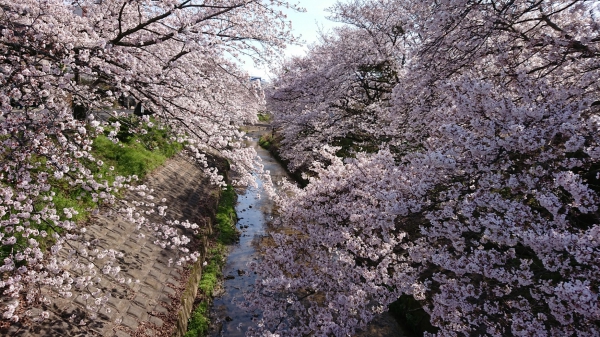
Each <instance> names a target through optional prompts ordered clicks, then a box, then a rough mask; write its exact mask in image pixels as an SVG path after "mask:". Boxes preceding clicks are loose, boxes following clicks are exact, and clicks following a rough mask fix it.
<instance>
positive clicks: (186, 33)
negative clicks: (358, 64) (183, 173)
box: [0, 0, 292, 322]
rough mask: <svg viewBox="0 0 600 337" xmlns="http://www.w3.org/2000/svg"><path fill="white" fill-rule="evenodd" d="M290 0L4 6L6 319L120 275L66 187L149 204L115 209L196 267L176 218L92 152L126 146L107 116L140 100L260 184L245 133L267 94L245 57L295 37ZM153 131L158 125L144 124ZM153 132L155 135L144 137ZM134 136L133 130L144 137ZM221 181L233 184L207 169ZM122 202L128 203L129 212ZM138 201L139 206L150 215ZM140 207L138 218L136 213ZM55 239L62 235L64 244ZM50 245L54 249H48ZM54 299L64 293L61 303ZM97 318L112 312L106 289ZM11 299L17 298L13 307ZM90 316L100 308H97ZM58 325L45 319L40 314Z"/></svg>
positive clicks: (200, 150) (2, 269) (179, 134)
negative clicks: (111, 173) (61, 192)
mask: <svg viewBox="0 0 600 337" xmlns="http://www.w3.org/2000/svg"><path fill="white" fill-rule="evenodd" d="M277 6H286V4H285V3H281V2H280V1H261V0H214V1H213V0H205V1H202V0H160V1H156V0H134V1H129V0H101V1H98V0H73V1H65V0H20V1H13V0H1V1H0V31H1V36H0V143H1V144H2V145H1V147H0V242H1V246H0V248H1V249H0V254H1V255H0V256H1V257H2V258H1V260H0V292H1V293H2V298H3V301H2V303H3V307H2V311H1V312H0V315H2V318H3V319H5V320H11V321H13V322H16V321H18V320H19V315H17V313H18V312H23V308H24V309H29V308H32V307H35V306H37V305H41V304H46V303H48V302H49V301H50V299H51V298H52V296H55V295H59V296H65V297H70V296H73V292H77V291H83V290H86V289H88V290H89V289H90V288H89V287H90V286H91V285H94V284H96V283H97V282H99V277H101V276H102V277H114V278H115V279H117V280H121V281H122V282H124V281H125V280H124V279H122V277H121V276H119V275H120V274H119V267H118V263H117V262H116V260H115V258H116V257H118V255H119V253H118V252H115V251H104V250H98V249H96V248H95V246H94V245H93V244H91V243H90V242H86V241H85V237H84V236H83V235H82V234H83V233H84V232H85V224H82V223H76V222H75V221H72V220H71V219H72V218H73V216H74V215H76V213H77V211H76V210H74V209H72V208H64V209H59V208H58V207H57V206H56V202H55V200H53V198H55V197H56V196H55V192H54V191H53V190H52V188H53V187H55V186H69V185H70V186H75V187H79V188H80V189H81V190H82V191H83V194H84V197H86V196H87V197H91V198H92V199H93V201H94V202H96V203H97V205H98V206H102V205H106V204H113V203H114V198H115V197H114V195H115V193H116V192H117V191H119V190H121V191H122V190H127V189H133V190H138V192H137V193H136V194H137V195H138V196H140V199H141V201H140V200H137V201H135V202H130V203H127V204H124V205H126V206H125V207H121V206H118V207H117V206H116V205H113V206H112V208H113V209H114V210H118V211H120V213H122V215H123V216H124V217H125V218H127V219H129V220H130V221H133V222H135V223H136V224H138V226H139V228H140V229H144V228H146V227H148V228H150V229H151V230H150V231H152V228H154V229H157V230H158V231H159V233H157V238H158V241H157V243H158V244H160V245H162V246H165V247H166V246H170V247H172V248H175V249H178V250H181V252H182V254H183V257H182V258H183V259H184V260H185V259H188V260H189V259H194V258H195V254H194V253H193V252H190V251H188V248H186V247H185V244H186V243H187V242H189V239H186V238H184V237H180V234H179V232H178V231H177V230H176V228H177V227H178V226H179V227H182V226H183V227H192V228H193V227H197V226H196V225H193V224H190V223H188V222H185V221H184V222H179V221H173V222H170V223H165V224H149V223H148V220H147V219H146V217H145V214H148V213H147V212H156V211H155V210H154V209H155V208H156V209H157V212H158V213H160V214H164V211H165V208H166V207H164V206H160V207H158V206H159V204H160V202H159V201H157V200H152V197H151V195H150V194H151V191H147V190H146V188H145V187H144V186H143V185H138V186H134V183H133V181H134V180H135V177H114V182H111V183H109V182H108V181H107V180H106V179H104V178H103V177H102V176H100V175H99V174H97V172H98V171H99V169H98V168H101V167H102V166H103V165H104V163H102V161H100V160H98V159H97V158H94V155H93V154H92V152H91V149H92V144H93V141H94V139H95V137H97V135H100V134H106V136H107V137H108V138H109V139H110V140H112V141H114V142H118V141H119V140H118V134H119V132H120V127H121V123H120V122H119V121H114V120H112V121H111V123H110V124H107V123H106V122H104V121H102V120H101V119H100V118H99V115H101V114H106V113H107V111H108V112H110V110H111V107H112V106H113V105H114V104H115V103H116V102H117V101H118V99H119V98H120V97H128V96H132V97H133V98H134V99H135V100H136V101H137V102H141V103H142V104H143V106H144V108H145V111H146V113H148V112H149V113H152V114H153V118H155V119H156V120H158V121H159V122H160V123H161V125H162V127H165V128H169V129H170V130H171V131H172V135H173V137H174V138H173V139H174V140H176V141H179V142H184V141H185V143H186V144H187V151H188V153H189V154H190V155H192V157H194V158H195V159H197V160H198V161H199V162H200V163H204V164H207V157H206V155H205V153H207V152H215V151H218V152H219V153H220V154H221V155H223V156H225V157H226V158H228V159H229V160H231V162H232V163H233V169H237V170H238V171H240V172H241V173H242V174H241V175H240V177H241V178H240V179H239V181H238V183H241V184H244V183H248V182H251V181H252V180H251V179H250V175H249V172H248V170H249V169H252V168H253V166H254V165H255V163H254V152H253V150H251V149H246V148H244V147H243V146H242V143H241V142H240V141H239V140H240V139H241V137H242V136H243V135H242V134H241V133H240V132H239V125H242V124H244V123H248V122H252V121H254V120H255V119H256V111H257V109H258V107H259V106H260V104H261V102H262V100H263V98H262V97H261V95H262V94H261V91H260V88H258V87H256V85H255V84H251V83H250V82H249V81H248V77H247V74H245V73H243V72H241V71H240V70H238V68H237V66H236V65H235V63H234V62H233V61H232V60H234V59H235V58H236V57H239V56H241V55H250V57H253V58H255V59H257V58H258V57H262V58H269V57H271V56H273V55H274V53H275V51H276V50H278V49H279V48H280V47H282V46H283V45H284V44H285V43H286V42H289V41H291V40H292V38H291V37H290V35H289V27H288V23H287V22H286V21H285V16H284V15H283V14H282V13H281V12H280V11H278V10H277ZM143 120H144V121H145V122H146V123H149V124H148V126H151V124H150V123H153V122H150V119H149V118H148V117H147V116H144V118H143ZM139 130H140V132H143V128H141V129H139ZM134 131H135V130H134V129H130V130H129V132H134ZM206 171H207V173H209V174H210V175H211V176H212V177H213V178H214V181H215V182H217V183H221V184H222V181H221V180H222V177H220V176H219V174H218V173H217V172H216V171H215V170H214V169H213V168H211V167H208V166H207V169H206ZM119 205H121V204H119ZM136 205H137V206H136ZM136 207H137V209H136ZM50 237H51V238H50ZM46 247H48V248H49V249H46ZM51 295H52V296H51ZM92 295H93V296H94V297H95V303H96V305H94V307H93V308H91V309H92V310H97V309H98V308H99V307H100V306H102V305H103V304H105V303H106V300H107V298H106V294H104V293H101V292H95V293H93V294H92ZM4 300H6V301H4ZM88 309H89V308H88ZM47 316H48V313H47V312H42V313H41V314H40V315H39V317H35V318H34V320H36V319H43V318H46V317H47Z"/></svg>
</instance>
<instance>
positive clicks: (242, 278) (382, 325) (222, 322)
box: [209, 129, 409, 337]
mask: <svg viewBox="0 0 600 337" xmlns="http://www.w3.org/2000/svg"><path fill="white" fill-rule="evenodd" d="M267 132H270V131H266V130H260V129H259V130H256V129H255V130H253V131H249V132H248V133H247V135H248V136H249V137H250V138H251V141H250V144H249V145H251V146H253V147H254V148H255V150H256V152H257V154H258V156H259V157H260V159H261V160H262V164H263V165H264V169H265V170H268V171H269V172H270V175H271V180H272V181H273V184H274V185H277V182H278V181H280V180H281V179H284V178H285V179H288V178H289V176H288V174H287V173H286V171H285V170H284V169H283V167H282V166H281V165H280V164H279V163H278V162H277V161H276V160H275V158H273V156H271V154H270V153H269V152H268V151H267V150H265V149H263V148H261V147H260V146H259V145H258V139H259V138H260V136H261V135H262V134H264V133H267ZM255 178H256V182H257V184H258V187H257V188H248V189H245V190H243V191H238V201H237V205H236V212H237V215H238V222H237V225H236V226H237V228H238V230H239V231H240V232H241V235H240V240H239V243H237V244H235V245H234V246H233V248H232V249H231V251H230V253H229V256H228V258H227V263H226V265H225V267H224V269H223V276H224V280H223V284H222V289H221V291H220V293H218V294H217V297H216V298H215V299H214V301H213V304H212V307H211V309H210V310H211V314H210V318H211V328H210V332H209V336H210V337H218V336H224V337H237V336H244V335H245V333H246V331H247V330H248V328H249V327H250V326H252V325H253V324H254V321H253V318H256V317H253V314H252V313H248V312H246V311H244V310H242V309H240V308H239V307H238V306H237V305H236V302H239V301H240V300H241V299H242V297H243V293H244V291H247V290H250V289H252V286H253V285H254V282H255V281H256V275H255V274H253V273H252V272H250V271H249V268H248V266H247V264H248V262H250V261H252V260H256V259H258V258H259V252H258V250H257V249H258V247H259V244H260V241H261V238H262V237H264V236H265V234H268V233H267V231H268V228H267V223H268V222H269V221H270V220H271V217H272V213H273V203H272V201H271V200H270V199H269V197H268V196H267V195H266V193H265V191H264V189H263V181H262V180H261V178H260V177H258V176H255ZM367 336H368V337H392V336H395V337H402V336H409V335H408V334H406V332H405V331H404V330H403V329H401V328H400V327H399V326H398V324H397V323H396V321H395V320H394V319H393V318H391V316H390V315H388V314H387V313H386V314H384V315H382V316H380V317H378V318H377V319H375V320H374V321H373V322H372V323H371V324H370V325H369V326H368V327H367V328H366V329H365V331H363V332H361V333H359V334H357V335H356V336H355V337H367Z"/></svg>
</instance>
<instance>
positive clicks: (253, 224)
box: [210, 130, 288, 337]
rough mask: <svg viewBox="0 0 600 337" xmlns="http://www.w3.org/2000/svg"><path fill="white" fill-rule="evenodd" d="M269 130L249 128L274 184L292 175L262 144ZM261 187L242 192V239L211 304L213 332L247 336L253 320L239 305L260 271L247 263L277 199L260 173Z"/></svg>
mask: <svg viewBox="0 0 600 337" xmlns="http://www.w3.org/2000/svg"><path fill="white" fill-rule="evenodd" d="M265 132H268V131H264V130H256V131H249V132H248V134H247V135H248V136H249V137H250V138H251V139H252V140H251V142H250V144H249V145H251V146H253V147H254V148H255V150H256V152H257V154H258V156H259V157H260V159H261V160H262V164H263V165H264V169H265V170H268V171H269V172H270V175H271V180H272V181H273V183H274V184H277V182H278V181H280V180H281V179H283V178H284V177H288V175H287V173H286V172H285V170H284V169H283V167H282V166H281V165H280V164H279V163H278V162H277V161H276V160H275V159H274V158H273V157H272V156H271V154H270V153H269V152H268V151H267V150H265V149H263V148H261V147H260V146H258V139H259V138H260V136H261V135H262V134H263V133H265ZM256 182H257V184H258V187H257V188H248V189H245V190H243V191H239V192H238V201H237V205H236V209H235V210H236V213H237V216H238V222H237V228H238V230H239V231H240V232H241V235H240V240H239V243H237V244H235V246H234V247H233V249H231V251H230V253H229V257H228V258H227V264H226V265H225V268H224V269H223V276H224V278H225V279H224V280H223V285H222V287H223V288H222V289H221V294H220V295H219V296H218V297H216V298H215V299H214V301H213V305H212V308H211V331H210V336H212V337H216V336H227V337H235V336H244V334H245V333H246V330H248V327H249V326H251V325H252V324H253V321H252V318H253V317H252V314H251V313H247V312H245V311H244V310H242V309H240V308H238V307H237V306H236V304H235V303H236V301H238V300H239V299H241V297H242V296H243V292H244V291H246V290H249V289H251V287H252V286H253V284H254V281H255V280H256V275H254V274H253V273H252V272H250V271H249V270H248V269H249V268H248V266H247V263H248V262H250V261H252V260H253V259H258V255H259V253H258V251H257V248H258V243H259V241H260V239H261V237H263V236H264V235H265V230H266V223H267V222H268V221H269V220H270V217H271V216H272V209H273V203H272V201H271V200H270V199H269V197H268V196H267V195H266V193H265V191H264V189H263V181H262V180H261V178H260V177H258V176H256Z"/></svg>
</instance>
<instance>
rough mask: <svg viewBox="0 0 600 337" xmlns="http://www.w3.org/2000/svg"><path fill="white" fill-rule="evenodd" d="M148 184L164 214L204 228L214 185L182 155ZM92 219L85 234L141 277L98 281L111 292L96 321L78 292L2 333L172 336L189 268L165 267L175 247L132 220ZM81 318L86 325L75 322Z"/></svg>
mask: <svg viewBox="0 0 600 337" xmlns="http://www.w3.org/2000/svg"><path fill="white" fill-rule="evenodd" d="M146 184H147V185H148V186H149V187H151V188H153V189H154V190H155V192H154V193H153V195H154V196H155V197H156V198H158V200H160V199H162V198H166V199H167V205H168V206H169V208H168V210H167V218H170V219H181V220H183V219H188V220H190V222H195V223H197V224H198V225H200V226H201V227H202V226H203V224H206V223H208V221H210V220H209V219H208V218H210V217H211V216H212V215H213V212H214V210H215V209H216V204H217V200H218V190H217V188H216V187H215V186H213V185H210V184H209V182H208V181H207V179H206V178H205V176H204V175H203V173H202V171H201V170H200V169H198V168H197V167H196V166H195V165H193V164H191V163H189V162H188V161H186V160H185V159H183V157H176V158H173V159H170V160H169V161H168V162H167V163H166V164H165V165H164V166H162V167H160V168H159V169H157V170H156V171H155V172H153V173H152V174H151V175H150V176H149V177H148V178H147V183H146ZM153 220H154V221H156V222H159V221H160V219H159V218H155V219H153ZM93 222H94V223H93V224H92V225H90V226H89V227H88V234H89V235H91V236H92V237H93V238H97V239H99V240H100V242H101V243H100V246H101V247H103V248H106V249H115V250H118V251H121V252H123V253H124V254H125V257H124V258H122V259H121V260H120V262H121V270H122V271H121V274H122V275H123V276H125V278H131V279H133V280H139V282H133V283H131V284H130V285H129V286H123V285H122V284H119V283H118V282H116V281H107V282H104V283H102V284H101V286H102V288H103V289H104V290H105V291H109V292H110V293H111V295H112V297H111V298H110V300H109V302H108V306H109V308H110V309H111V312H110V313H106V312H105V311H104V310H101V311H100V314H99V315H98V317H97V318H96V319H94V320H92V319H89V316H86V314H85V312H84V310H83V309H84V308H85V305H86V303H87V301H88V300H85V299H84V298H83V296H82V295H79V296H77V297H75V298H73V299H71V300H66V299H64V298H53V304H52V306H51V307H50V308H47V309H46V310H48V311H50V312H51V313H52V316H51V318H50V319H48V320H46V321H45V322H43V324H41V325H40V324H39V323H37V324H36V325H31V326H28V325H27V320H24V323H22V324H18V325H13V326H11V327H10V328H9V329H4V330H0V335H1V336H40V337H42V336H44V337H45V336H118V337H127V336H172V334H173V329H174V324H175V319H176V314H177V311H178V309H179V306H180V295H181V292H182V290H183V287H184V285H185V282H186V280H187V274H186V273H187V269H186V268H184V267H176V266H175V265H172V266H169V265H168V261H169V259H171V258H173V259H174V260H175V254H174V252H172V251H170V250H164V249H161V248H160V247H158V246H156V245H154V244H153V243H152V241H154V238H153V237H151V236H146V237H144V238H140V236H139V235H138V231H136V229H135V225H132V224H130V223H127V222H124V221H121V220H119V219H117V218H114V217H107V216H98V217H96V218H95V219H93ZM82 319H84V320H85V323H86V324H85V325H80V324H79V323H80V322H81V320H82Z"/></svg>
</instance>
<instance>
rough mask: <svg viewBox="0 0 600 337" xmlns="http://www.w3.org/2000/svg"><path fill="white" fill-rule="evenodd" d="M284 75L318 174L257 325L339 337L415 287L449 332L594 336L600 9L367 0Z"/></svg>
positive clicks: (259, 293)
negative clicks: (344, 24)
mask: <svg viewBox="0 0 600 337" xmlns="http://www.w3.org/2000/svg"><path fill="white" fill-rule="evenodd" d="M332 13H333V18H335V19H336V20H339V21H343V22H346V23H348V24H349V25H348V26H346V27H344V28H341V29H339V30H337V31H335V32H334V33H333V34H331V35H330V36H326V37H324V38H323V41H322V43H321V44H319V45H316V46H313V47H312V49H311V50H310V52H309V54H308V56H306V57H304V58H296V59H293V60H291V61H290V62H289V63H288V64H286V65H285V66H284V67H282V68H281V70H280V72H279V76H278V79H277V80H276V81H275V82H274V84H273V85H274V88H273V90H272V92H271V93H270V94H269V96H268V101H269V104H270V106H271V107H272V111H273V113H274V114H275V115H276V121H277V122H278V124H277V126H278V127H279V130H280V134H281V137H282V138H283V139H282V141H281V144H282V147H281V154H282V156H283V157H284V159H288V160H291V164H292V168H297V167H300V168H303V169H304V170H305V171H306V172H308V174H309V175H311V176H312V177H311V178H310V183H309V184H308V186H307V187H306V188H304V189H299V188H296V187H294V186H291V185H290V186H288V188H289V189H290V192H291V193H290V194H293V196H292V197H285V198H283V197H282V198H280V200H279V205H280V212H281V219H280V221H279V226H281V228H282V230H281V231H280V234H274V235H273V239H274V241H275V246H274V247H273V248H271V249H269V250H268V251H267V252H266V257H265V259H266V260H267V261H268V263H257V264H256V265H255V266H254V268H255V270H256V271H258V272H259V274H261V275H262V276H263V280H262V281H261V282H259V283H258V284H257V289H256V291H255V292H254V293H253V294H250V295H249V297H248V298H247V299H248V302H247V303H246V304H247V305H249V306H250V307H262V308H263V310H265V314H264V318H263V321H262V322H261V325H260V326H259V328H258V331H257V334H264V333H266V332H267V331H270V332H272V333H281V334H282V335H286V336H287V335H306V334H308V333H309V332H311V331H312V332H313V333H314V335H316V336H317V335H318V336H326V335H337V336H345V335H347V334H349V333H352V331H354V329H355V328H356V327H359V326H363V325H364V324H366V323H367V322H368V321H369V320H370V319H371V318H372V317H373V315H375V314H376V313H378V312H381V311H384V310H386V307H387V305H389V304H390V303H392V302H394V301H395V300H397V299H398V298H399V297H400V296H401V295H411V296H412V297H413V298H414V299H415V300H417V301H419V302H420V303H421V304H422V306H423V308H424V310H425V311H426V312H427V313H428V314H429V316H430V319H431V323H432V324H433V325H434V326H435V327H437V328H438V329H439V331H438V334H439V335H441V336H462V335H489V336H507V335H516V336H548V335H552V336H598V335H600V298H599V296H600V283H599V280H600V264H599V263H598V261H600V216H599V210H598V205H599V204H600V195H599V193H600V115H599V114H600V109H599V108H600V81H598V78H600V6H599V4H598V2H597V1H583V0H573V1H559V0H540V1H526V0H517V1H514V0H511V1H507V0H506V1H505V0H491V1H473V0H444V1H439V0H437V1H408V0H373V1H366V0H364V1H363V0H354V1H351V2H349V3H347V4H341V3H340V4H338V5H336V6H334V7H333V8H332Z"/></svg>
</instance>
